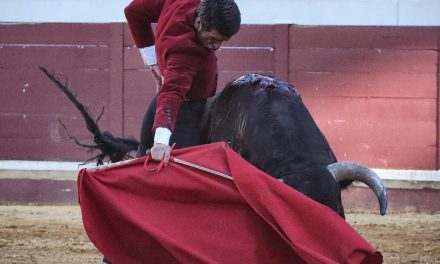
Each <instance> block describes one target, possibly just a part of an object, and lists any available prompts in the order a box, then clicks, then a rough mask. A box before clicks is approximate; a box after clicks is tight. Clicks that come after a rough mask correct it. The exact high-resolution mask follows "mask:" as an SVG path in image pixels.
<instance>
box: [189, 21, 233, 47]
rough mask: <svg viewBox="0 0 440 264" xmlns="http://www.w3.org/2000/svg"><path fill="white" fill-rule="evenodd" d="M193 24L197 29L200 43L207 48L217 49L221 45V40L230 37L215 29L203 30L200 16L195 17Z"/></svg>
mask: <svg viewBox="0 0 440 264" xmlns="http://www.w3.org/2000/svg"><path fill="white" fill-rule="evenodd" d="M194 26H195V28H196V30H197V36H198V37H199V40H200V43H201V44H202V46H203V47H205V48H207V49H209V50H212V51H214V50H218V49H219V48H220V46H221V45H222V43H223V41H227V40H229V39H230V38H228V37H225V36H223V35H222V34H220V33H219V32H218V31H217V30H215V29H211V30H204V29H203V26H202V22H201V21H200V18H196V21H195V22H194Z"/></svg>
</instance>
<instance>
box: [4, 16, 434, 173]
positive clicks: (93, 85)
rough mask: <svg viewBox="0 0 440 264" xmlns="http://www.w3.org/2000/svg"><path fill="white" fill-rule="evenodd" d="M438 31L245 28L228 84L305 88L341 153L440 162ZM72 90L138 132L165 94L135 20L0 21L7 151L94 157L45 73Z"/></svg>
mask: <svg viewBox="0 0 440 264" xmlns="http://www.w3.org/2000/svg"><path fill="white" fill-rule="evenodd" d="M439 36H440V27H347V26H334V27H333V26H314V27H303V26H294V25H244V26H243V27H242V30H241V31H240V33H239V34H238V35H237V36H236V37H234V38H233V40H231V41H230V42H228V43H226V45H225V46H224V47H223V48H222V49H221V50H220V51H219V52H218V60H219V67H220V73H219V74H220V79H219V81H220V83H219V89H221V87H223V86H224V84H225V83H226V82H227V81H229V80H232V79H234V78H236V77H239V76H240V75H242V74H244V73H246V72H259V73H266V74H271V75H275V76H277V77H278V78H281V79H283V80H288V81H289V82H291V83H293V84H294V85H295V86H296V87H297V88H298V89H299V91H300V92H301V94H302V96H303V99H304V102H305V103H306V105H307V106H308V107H309V110H310V111H311V113H312V115H313V116H314V118H315V120H316V121H317V123H318V125H319V126H320V128H321V129H322V130H323V132H324V134H325V135H326V136H327V138H328V140H329V142H330V144H331V145H332V147H333V148H334V150H335V152H336V155H337V157H338V158H339V159H340V160H354V161H358V162H362V163H364V164H366V165H368V166H371V167H375V168H393V169H425V170H433V169H438V168H439V164H438V163H439V146H438V145H439V144H438V141H439V140H438V134H439V128H438V117H439V107H438V105H439V99H438V98H439V96H438V86H439V84H438V80H439V70H438V64H439V55H438V50H439ZM38 65H42V66H45V67H47V68H49V69H50V70H52V71H55V72H56V73H57V75H58V76H59V77H62V78H68V83H69V86H70V88H71V89H72V90H74V91H75V92H76V93H77V95H78V97H79V98H80V100H81V101H83V102H84V103H85V104H86V105H87V106H88V107H89V111H90V113H91V114H92V115H93V116H95V117H97V116H98V115H99V113H100V111H101V107H102V106H105V113H104V116H103V118H102V120H100V125H101V127H102V129H103V130H109V131H111V132H112V133H113V134H114V135H117V136H120V135H124V136H133V137H136V138H139V128H140V123H141V119H142V116H143V112H144V109H145V108H146V107H147V105H148V102H149V100H150V98H151V97H152V95H153V94H154V92H155V86H154V83H153V80H152V78H151V76H150V73H149V72H147V71H146V69H145V68H144V67H143V66H142V63H141V58H140V55H139V53H138V51H137V49H136V48H134V47H133V41H132V39H131V36H130V32H129V31H128V27H127V26H126V24H122V23H109V24H52V23H48V24H46V23H45V24H11V25H8V24H3V25H0V80H1V82H0V87H1V88H0V89H1V91H2V97H1V99H0V100H1V104H0V159H5V160H7V159H24V160H63V161H64V160H73V161H77V160H85V159H87V158H89V157H91V156H92V154H87V153H86V152H85V151H84V150H83V149H79V148H78V147H77V146H76V145H75V144H74V143H73V142H72V141H71V140H70V139H68V136H67V135H66V133H65V131H64V130H63V128H62V126H61V125H60V123H59V122H58V119H61V120H62V121H63V122H64V123H65V124H66V126H67V127H68V128H69V131H70V132H71V133H72V134H73V135H75V136H76V137H78V139H79V140H81V141H83V142H85V143H90V142H91V140H90V135H89V134H88V132H87V131H86V128H85V125H84V122H83V120H82V118H81V116H80V115H79V113H78V111H77V110H76V109H75V108H74V106H73V105H72V104H71V103H70V102H69V101H68V100H67V98H66V97H65V96H64V95H63V94H61V93H60V92H59V91H58V90H57V88H56V87H55V86H54V84H53V83H51V82H50V81H49V80H48V79H47V78H46V77H45V76H44V75H43V74H42V73H41V72H39V70H38V69H37V66H38Z"/></svg>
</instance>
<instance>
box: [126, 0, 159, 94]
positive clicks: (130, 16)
mask: <svg viewBox="0 0 440 264" xmlns="http://www.w3.org/2000/svg"><path fill="white" fill-rule="evenodd" d="M162 5H163V0H134V1H133V2H131V3H130V4H129V5H128V6H127V7H125V9H124V12H125V17H126V18H127V22H128V26H129V28H130V31H131V34H132V36H133V39H134V42H135V44H136V47H138V48H139V51H140V53H141V56H142V60H143V61H144V64H145V66H148V67H149V68H150V70H151V73H152V75H153V77H154V79H155V81H156V84H157V89H156V92H158V91H159V89H160V87H161V86H162V74H161V72H160V69H159V66H158V65H157V59H156V51H155V46H154V33H153V29H152V28H151V24H152V23H155V22H157V20H158V19H159V16H160V13H161V10H162Z"/></svg>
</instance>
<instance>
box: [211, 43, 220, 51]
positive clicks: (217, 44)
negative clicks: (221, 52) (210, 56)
mask: <svg viewBox="0 0 440 264" xmlns="http://www.w3.org/2000/svg"><path fill="white" fill-rule="evenodd" d="M221 45H222V43H221V42H214V43H212V48H213V49H214V50H218V49H219V48H220V46H221Z"/></svg>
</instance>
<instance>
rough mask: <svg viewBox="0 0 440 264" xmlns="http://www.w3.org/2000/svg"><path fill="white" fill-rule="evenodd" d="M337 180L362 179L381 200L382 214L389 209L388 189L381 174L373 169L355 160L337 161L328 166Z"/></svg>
mask: <svg viewBox="0 0 440 264" xmlns="http://www.w3.org/2000/svg"><path fill="white" fill-rule="evenodd" d="M327 169H328V170H329V171H330V173H331V174H332V175H333V177H335V180H336V181H337V182H340V181H344V180H354V181H360V182H363V183H365V184H366V185H368V186H369V187H370V188H371V189H372V190H373V192H374V194H375V195H376V197H377V199H378V200H379V207H380V214H381V215H384V214H385V212H386V210H387V200H388V198H387V190H386V188H385V185H384V184H383V182H382V180H381V179H380V178H379V176H378V175H377V174H376V173H375V172H374V171H373V170H371V169H369V168H367V167H365V166H363V165H361V164H359V163H355V162H337V163H332V164H330V165H328V166H327Z"/></svg>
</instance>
